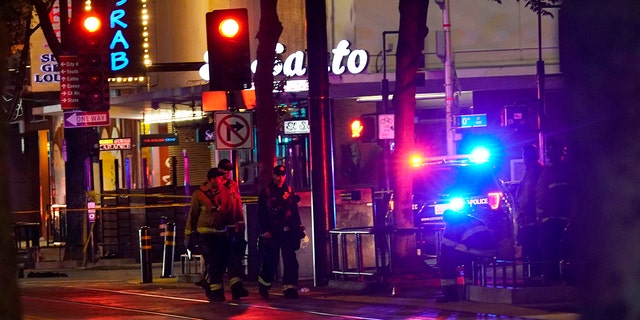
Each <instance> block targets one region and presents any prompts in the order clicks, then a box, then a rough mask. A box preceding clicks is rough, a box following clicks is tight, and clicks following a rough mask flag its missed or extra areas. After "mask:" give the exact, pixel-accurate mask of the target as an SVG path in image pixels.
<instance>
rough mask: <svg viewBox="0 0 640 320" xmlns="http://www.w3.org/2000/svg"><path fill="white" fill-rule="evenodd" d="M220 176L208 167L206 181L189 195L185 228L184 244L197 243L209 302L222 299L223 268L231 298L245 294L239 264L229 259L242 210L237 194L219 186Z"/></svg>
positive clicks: (241, 223)
mask: <svg viewBox="0 0 640 320" xmlns="http://www.w3.org/2000/svg"><path fill="white" fill-rule="evenodd" d="M223 175H224V173H223V172H222V171H220V170H218V169H217V168H212V169H211V170H209V172H208V173H207V179H208V181H207V182H206V183H204V184H203V185H201V186H200V187H199V188H198V189H196V190H195V191H194V192H193V194H192V195H191V208H190V209H189V213H188V214H187V222H186V227H185V238H186V239H187V242H188V243H189V244H187V247H189V246H190V244H193V243H195V242H197V243H198V245H199V246H200V248H201V250H202V255H203V256H204V261H205V266H206V269H207V270H206V273H207V275H208V281H205V282H204V283H203V288H204V290H205V294H206V296H207V298H209V300H211V301H225V296H224V287H223V275H224V272H225V271H226V270H227V267H228V268H229V269H228V272H229V284H230V287H231V293H232V295H233V298H234V299H238V298H241V297H246V296H247V295H248V291H247V290H246V289H245V288H244V285H243V283H242V279H243V274H244V273H243V272H242V269H241V264H239V263H237V262H233V261H232V260H235V259H236V257H234V256H233V255H232V251H233V246H234V245H235V242H236V240H237V238H236V234H243V231H244V230H243V228H244V216H243V215H242V209H241V208H240V209H239V210H238V208H237V207H236V206H237V203H238V200H237V199H236V196H237V197H238V198H239V195H234V193H233V192H231V191H230V190H229V189H227V188H225V187H224V186H223V185H222V183H223V182H224V180H223Z"/></svg>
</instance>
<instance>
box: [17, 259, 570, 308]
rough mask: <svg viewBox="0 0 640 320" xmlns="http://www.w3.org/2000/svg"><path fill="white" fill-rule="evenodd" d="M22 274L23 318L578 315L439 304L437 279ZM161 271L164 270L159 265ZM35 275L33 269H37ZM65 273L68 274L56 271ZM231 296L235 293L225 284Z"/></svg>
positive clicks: (85, 272) (133, 271) (130, 271)
mask: <svg viewBox="0 0 640 320" xmlns="http://www.w3.org/2000/svg"><path fill="white" fill-rule="evenodd" d="M28 274H29V272H27V277H26V278H23V279H19V283H20V288H21V295H22V299H21V301H22V312H23V319H26V320H44V319H121V318H122V319H132V320H139V319H154V320H155V319H292V320H293V319H296V320H297V319H489V318H491V319H495V318H497V319H578V318H579V317H578V315H577V314H574V313H568V312H563V311H547V310H544V309H536V308H525V307H518V306H512V305H503V304H486V303H478V302H470V301H462V302H456V303H446V304H439V303H435V297H436V296H437V295H438V294H439V289H438V288H435V287H423V288H413V289H409V290H405V291H404V292H396V295H391V293H390V292H378V291H377V292H362V291H354V290H347V289H338V288H330V287H321V288H316V287H312V286H311V285H312V283H311V282H302V283H301V285H302V286H310V291H309V292H304V293H301V297H300V299H296V300H289V299H285V298H284V297H283V296H282V294H281V293H279V290H278V288H274V289H272V290H271V291H272V294H271V296H270V298H269V299H268V300H263V299H261V298H260V296H259V295H258V292H257V291H258V290H257V286H256V284H255V283H252V282H247V286H248V289H249V291H250V295H249V297H247V298H243V299H241V300H231V301H230V300H228V301H227V302H216V303H211V302H209V301H208V300H207V299H206V297H205V296H204V294H203V292H202V290H201V289H200V288H199V287H197V286H195V285H194V284H193V283H184V282H178V281H177V280H176V278H157V277H155V278H153V282H152V283H145V284H142V283H140V282H141V277H140V271H139V270H136V269H123V270H60V271H56V273H51V274H46V273H43V272H40V273H37V274H35V275H49V276H50V277H37V278H36V277H28ZM154 274H156V275H158V274H160V273H159V272H158V273H154ZM32 275H34V274H32ZM56 275H65V277H56ZM227 299H230V294H229V292H227Z"/></svg>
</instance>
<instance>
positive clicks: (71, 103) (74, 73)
mask: <svg viewBox="0 0 640 320" xmlns="http://www.w3.org/2000/svg"><path fill="white" fill-rule="evenodd" d="M60 107H61V108H62V110H72V109H77V108H79V107H80V62H79V61H78V56H60Z"/></svg>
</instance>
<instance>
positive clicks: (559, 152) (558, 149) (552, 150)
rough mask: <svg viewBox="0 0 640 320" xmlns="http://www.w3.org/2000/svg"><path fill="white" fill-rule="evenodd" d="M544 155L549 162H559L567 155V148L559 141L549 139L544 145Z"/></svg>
mask: <svg viewBox="0 0 640 320" xmlns="http://www.w3.org/2000/svg"><path fill="white" fill-rule="evenodd" d="M545 154H546V155H547V158H548V159H549V161H551V162H559V161H561V160H562V159H563V158H564V157H565V156H566V155H567V147H565V146H564V145H562V144H561V143H560V142H559V141H557V140H553V139H549V140H548V141H547V143H546V144H545Z"/></svg>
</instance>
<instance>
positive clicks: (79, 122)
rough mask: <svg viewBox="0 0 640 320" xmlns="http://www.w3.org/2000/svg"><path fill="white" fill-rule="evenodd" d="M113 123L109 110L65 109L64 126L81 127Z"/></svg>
mask: <svg viewBox="0 0 640 320" xmlns="http://www.w3.org/2000/svg"><path fill="white" fill-rule="evenodd" d="M110 124H111V119H110V118H109V111H65V112H64V127H65V128H81V127H96V126H108V125H110Z"/></svg>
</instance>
